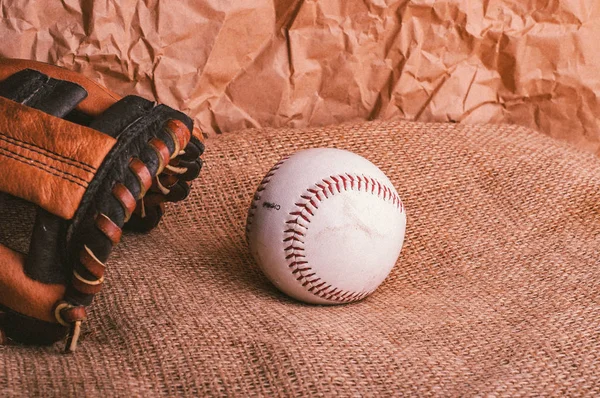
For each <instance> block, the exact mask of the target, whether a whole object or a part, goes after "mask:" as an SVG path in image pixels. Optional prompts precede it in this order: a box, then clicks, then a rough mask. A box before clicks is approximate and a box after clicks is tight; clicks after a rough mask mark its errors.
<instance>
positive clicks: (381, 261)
mask: <svg viewBox="0 0 600 398" xmlns="http://www.w3.org/2000/svg"><path fill="white" fill-rule="evenodd" d="M405 230H406V214H405V212H404V205H403V204H402V201H401V200H400V197H399V196H398V193H397V192H396V189H394V186H393V185H392V183H391V182H390V180H389V179H388V178H387V177H386V176H385V174H384V173H383V172H382V171H381V170H380V169H379V168H378V167H377V166H375V165H374V164H373V163H371V162H369V161H368V160H367V159H365V158H363V157H361V156H359V155H356V154H354V153H352V152H349V151H345V150H340V149H328V148H315V149H306V150H302V151H299V152H296V153H294V154H293V155H292V156H290V157H287V158H284V159H282V160H281V161H280V162H279V163H277V164H276V165H275V166H273V168H272V169H271V170H270V171H269V172H268V173H267V175H266V176H265V178H264V179H263V181H262V182H261V183H260V185H259V187H258V189H257V191H256V194H255V195H254V200H253V202H252V204H251V207H250V210H249V212H248V220H247V223H246V238H247V240H248V244H249V246H250V251H251V253H252V255H253V257H254V259H255V260H256V261H257V263H258V264H259V266H260V268H261V270H262V271H263V272H264V274H265V275H266V276H267V277H268V278H269V279H270V280H271V282H273V284H274V285H275V286H276V287H277V288H278V289H279V290H281V291H283V292H284V293H286V294H288V295H290V296H292V297H294V298H296V299H298V300H301V301H304V302H308V303H314V304H341V303H349V302H352V301H357V300H361V299H363V298H365V297H367V296H368V295H369V294H371V293H372V292H373V291H374V290H375V289H376V288H377V287H378V286H379V285H380V284H381V282H383V280H384V279H385V278H386V277H387V275H388V274H389V273H390V271H391V269H392V268H393V267H394V264H395V263H396V261H397V259H398V256H399V255H400V250H401V249H402V243H403V241H404V232H405Z"/></svg>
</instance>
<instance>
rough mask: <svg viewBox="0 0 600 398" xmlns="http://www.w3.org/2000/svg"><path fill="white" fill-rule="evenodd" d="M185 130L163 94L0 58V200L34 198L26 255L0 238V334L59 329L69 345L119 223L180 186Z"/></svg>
mask: <svg viewBox="0 0 600 398" xmlns="http://www.w3.org/2000/svg"><path fill="white" fill-rule="evenodd" d="M192 131H193V122H192V120H191V119H190V118H189V117H187V116H186V115H184V114H183V113H181V112H178V111H175V110H173V109H171V108H169V107H167V106H165V105H156V104H154V103H152V102H150V101H147V100H145V99H143V98H140V97H136V96H128V97H125V98H122V99H121V98H119V97H118V96H117V95H115V94H113V93H111V92H110V91H108V90H106V89H105V88H103V87H101V86H99V85H97V84H96V83H94V82H92V81H91V80H88V79H86V78H85V77H83V76H81V75H79V74H77V73H74V72H71V71H67V70H64V69H61V68H57V67H55V66H51V65H47V64H41V63H35V62H29V61H22V60H0V192H2V193H0V199H3V200H0V206H3V205H4V206H5V207H6V206H11V204H15V203H22V202H24V201H25V202H28V203H30V204H32V205H34V206H35V221H34V223H33V227H32V232H31V239H30V243H29V250H28V252H27V254H23V253H20V252H19V251H17V250H14V249H11V248H9V247H7V246H3V245H0V342H2V341H3V340H5V338H6V337H7V338H8V339H9V340H13V341H17V342H22V343H29V344H50V343H53V342H56V341H58V340H60V339H62V338H64V337H65V336H67V348H66V349H67V350H68V351H73V350H74V349H75V347H76V345H77V340H78V338H79V335H80V331H81V324H82V322H83V321H84V320H85V318H86V311H85V307H86V306H88V305H89V304H91V302H92V299H93V296H94V295H95V294H96V293H98V292H99V291H100V289H101V287H102V283H103V281H104V273H105V268H106V266H107V259H108V257H109V254H110V252H111V250H112V247H113V245H115V244H117V243H118V242H119V239H120V238H121V233H122V229H123V227H124V226H126V227H129V228H131V229H135V230H138V231H146V230H149V229H151V228H153V227H155V226H156V225H157V223H158V221H159V220H160V218H161V216H162V214H163V210H164V207H163V206H164V205H163V203H164V202H165V201H178V200H182V199H184V198H185V197H186V196H187V194H188V193H189V189H190V183H191V181H192V180H193V179H195V178H196V177H197V176H198V174H199V172H200V168H201V166H202V163H201V161H200V158H199V156H200V155H201V154H202V152H203V150H204V146H203V144H202V143H201V141H200V139H199V137H197V136H194V135H193V134H192ZM17 208H18V207H14V209H15V210H14V211H16V209H17ZM0 209H1V207H0ZM11 210H13V208H12V207H11ZM2 238H3V237H2V236H0V239H2ZM0 243H2V242H0ZM23 251H26V250H23Z"/></svg>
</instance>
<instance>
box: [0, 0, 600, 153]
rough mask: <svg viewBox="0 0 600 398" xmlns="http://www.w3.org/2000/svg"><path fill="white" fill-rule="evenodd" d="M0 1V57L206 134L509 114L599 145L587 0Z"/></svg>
mask: <svg viewBox="0 0 600 398" xmlns="http://www.w3.org/2000/svg"><path fill="white" fill-rule="evenodd" d="M40 4H41V3H39V2H31V1H26V0H14V1H10V0H5V1H2V2H1V3H0V7H1V8H0V12H1V17H2V19H1V21H0V37H1V38H2V45H1V46H0V56H2V57H13V58H27V59H34V60H39V61H45V62H50V63H54V64H58V65H61V66H65V67H67V68H71V69H74V70H77V71H80V72H82V73H84V74H85V75H87V76H88V77H90V78H92V79H94V80H96V81H98V82H100V83H102V84H104V85H106V86H107V87H109V88H110V89H111V90H113V91H115V92H117V93H119V94H123V95H124V94H130V93H137V94H140V95H143V96H146V97H149V98H154V99H156V100H158V101H160V102H163V103H166V104H169V105H171V106H174V107H177V108H179V109H181V110H183V111H185V112H187V113H189V114H190V115H192V116H193V117H195V118H196V121H197V123H198V124H199V125H200V127H201V128H202V130H203V131H204V133H205V134H206V135H209V136H210V135H213V134H215V133H219V132H227V131H235V130H239V129H242V128H246V127H260V126H273V127H277V126H293V127H304V126H319V125H328V124H335V123H340V122H345V121H350V120H367V119H368V120H371V119H393V118H404V119H410V120H419V121H454V122H461V123H482V122H489V123H516V124H520V125H525V126H529V127H532V128H534V129H537V130H539V131H542V132H544V133H546V134H548V135H550V136H553V137H557V138H559V139H563V140H567V141H569V142H571V143H573V144H575V145H577V146H579V147H581V148H585V149H587V150H589V151H592V152H596V153H597V154H600V3H598V2H597V1H596V0H563V1H558V0H556V1H553V0H549V1H537V0H536V1H533V0H531V1H520V0H483V1H462V0H447V1H433V0H417V1H411V2H408V1H386V0H364V1H359V0H322V1H311V0H292V1H281V0H255V1H245V0H229V1H223V0H203V1H159V0H148V1H145V2H138V1H132V0H126V1H102V2H100V1H98V2H91V1H75V0H63V1H61V2H45V4H44V5H43V7H42V6H41V5H40Z"/></svg>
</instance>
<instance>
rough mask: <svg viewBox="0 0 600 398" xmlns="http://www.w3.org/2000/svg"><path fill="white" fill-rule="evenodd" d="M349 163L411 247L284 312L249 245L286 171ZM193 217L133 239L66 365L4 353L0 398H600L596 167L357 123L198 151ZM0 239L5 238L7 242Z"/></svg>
mask: <svg viewBox="0 0 600 398" xmlns="http://www.w3.org/2000/svg"><path fill="white" fill-rule="evenodd" d="M308 147H337V148H343V149H348V150H351V151H353V152H356V153H358V154H360V155H362V156H364V157H366V158H367V159H369V160H371V161H372V162H373V163H375V164H376V165H377V166H379V167H380V168H381V169H382V170H383V171H384V172H385V173H386V174H387V175H388V176H389V177H390V179H391V180H392V182H393V183H394V185H395V187H396V188H397V190H398V192H399V193H400V195H401V197H402V199H403V202H404V205H405V207H406V212H407V216H408V229H407V234H406V241H405V245H404V248H403V250H402V253H401V255H400V259H399V261H398V263H397V264H396V266H395V268H394V269H393V270H392V272H391V274H390V276H389V277H388V279H386V281H385V282H384V283H383V284H382V285H381V286H380V288H379V289H378V290H377V291H376V292H375V293H374V294H373V295H372V296H370V297H368V298H367V299H365V300H364V301H361V302H359V303H355V304H350V305H342V306H333V307H328V306H312V305H306V304H302V303H299V302H296V301H294V300H292V299H289V298H287V297H286V296H284V295H283V294H282V293H280V292H279V291H278V290H276V289H275V288H274V287H273V286H272V285H271V284H270V283H269V282H268V280H267V279H266V278H265V277H264V276H263V275H262V273H261V272H260V270H259V268H258V266H257V265H256V263H255V262H254V261H253V260H252V258H251V256H250V254H249V251H248V247H247V245H246V243H245V238H244V227H245V225H244V224H245V219H246V214H247V209H248V206H249V205H250V202H251V200H252V196H253V193H254V190H255V189H256V187H257V186H258V184H259V182H260V180H261V179H262V177H263V176H264V174H265V173H266V172H267V171H268V170H269V169H270V168H271V166H272V165H273V164H274V163H275V162H277V161H278V160H279V158H280V157H281V156H282V155H285V154H290V153H292V152H294V151H296V150H298V149H302V148H308ZM204 159H205V161H206V164H205V167H204V169H203V171H202V174H201V177H200V180H199V181H198V182H197V183H196V184H195V186H194V189H193V191H192V193H191V196H190V198H189V200H188V201H186V202H185V203H183V204H179V205H171V206H169V207H168V215H167V216H166V218H165V219H164V222H163V223H162V225H161V226H160V227H159V228H158V229H157V230H155V231H153V232H151V233H150V234H148V235H135V234H128V235H126V236H124V238H123V241H122V243H121V244H120V245H118V246H117V248H116V250H115V252H114V253H113V255H112V257H111V259H110V261H109V264H108V267H109V270H108V275H107V278H108V280H107V283H106V287H105V288H104V289H103V291H102V292H101V293H100V294H99V295H98V297H97V299H96V301H95V303H94V304H93V305H92V307H91V308H90V313H89V321H88V322H87V324H86V325H85V331H84V336H83V337H82V339H81V343H80V348H79V350H78V351H77V352H76V353H75V354H72V355H65V354H62V353H61V352H60V351H61V348H62V346H61V345H56V346H52V347H46V348H31V347H21V346H15V345H9V346H5V347H2V348H0V395H2V396H3V397H10V396H45V397H50V396H78V397H81V396H91V397H94V396H142V397H147V396H159V395H162V396H180V395H183V396H240V397H248V396H334V395H336V396H398V395H418V396H427V395H441V396H469V395H488V394H490V395H498V396H539V395H555V396H559V395H570V396H577V395H590V396H592V395H596V396H597V395H599V394H600V160H599V159H598V158H597V157H595V156H594V155H591V154H586V153H583V152H580V151H578V150H575V149H573V148H570V147H568V146H567V145H566V144H562V143H558V142H555V141H553V140H552V139H551V138H548V137H546V136H543V135H542V134H539V133H535V132H533V131H530V130H527V129H524V128H519V127H511V126H466V125H460V126H459V125H452V124H419V123H405V122H393V123H368V124H356V125H353V124H350V125H342V126H337V127H329V128H320V129H313V130H302V131H300V130H290V129H288V130H268V129H267V130H264V129H263V130H249V131H243V132H239V133H235V134H225V135H222V136H219V137H217V138H211V139H210V140H209V141H208V143H207V151H206V154H205V156H204ZM3 228H4V231H6V230H7V228H8V227H7V226H6V225H4V226H3Z"/></svg>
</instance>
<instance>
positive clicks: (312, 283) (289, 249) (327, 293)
mask: <svg viewBox="0 0 600 398" xmlns="http://www.w3.org/2000/svg"><path fill="white" fill-rule="evenodd" d="M345 191H359V192H367V193H371V194H373V195H375V196H377V197H379V198H381V199H382V200H384V201H386V202H389V203H391V204H392V205H394V206H395V207H396V208H397V209H398V210H399V211H400V212H401V213H402V212H404V205H403V203H402V200H401V199H400V197H399V196H398V194H397V193H395V192H394V190H393V189H392V188H390V187H388V186H387V185H385V184H384V183H382V182H381V181H379V180H377V179H375V178H372V177H367V176H365V175H359V174H349V173H346V174H340V175H336V176H330V177H329V178H324V179H322V180H321V181H320V182H318V183H316V184H315V185H314V188H309V189H307V190H306V191H305V193H304V194H303V195H301V197H300V200H298V202H297V203H296V204H295V205H296V208H295V209H294V210H293V211H291V212H290V213H289V215H290V216H292V217H291V218H290V219H289V220H288V221H286V225H287V226H288V229H286V230H285V231H284V234H285V238H284V239H283V242H284V244H285V248H284V251H285V259H286V260H287V261H288V267H289V268H290V269H291V272H292V274H293V275H294V277H295V278H296V280H297V281H298V282H299V283H300V284H302V286H303V287H305V288H306V289H307V290H308V291H309V292H310V293H312V294H314V295H316V296H318V297H320V298H323V299H326V300H330V301H334V302H339V303H348V302H351V301H358V300H361V299H362V298H364V297H366V296H368V295H369V294H371V293H372V292H373V290H369V291H363V292H353V291H348V290H342V289H339V288H337V287H333V285H332V284H331V283H328V282H327V281H324V280H323V279H321V278H320V277H319V276H318V275H317V272H316V271H314V270H313V269H312V267H311V266H310V265H309V262H308V260H307V258H306V255H305V246H304V245H305V242H304V238H305V236H306V233H307V231H308V224H310V222H311V219H312V218H313V217H314V216H315V213H316V211H317V210H318V208H319V203H321V202H323V201H324V200H326V199H328V198H329V197H330V196H334V195H336V194H339V193H342V192H345Z"/></svg>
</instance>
